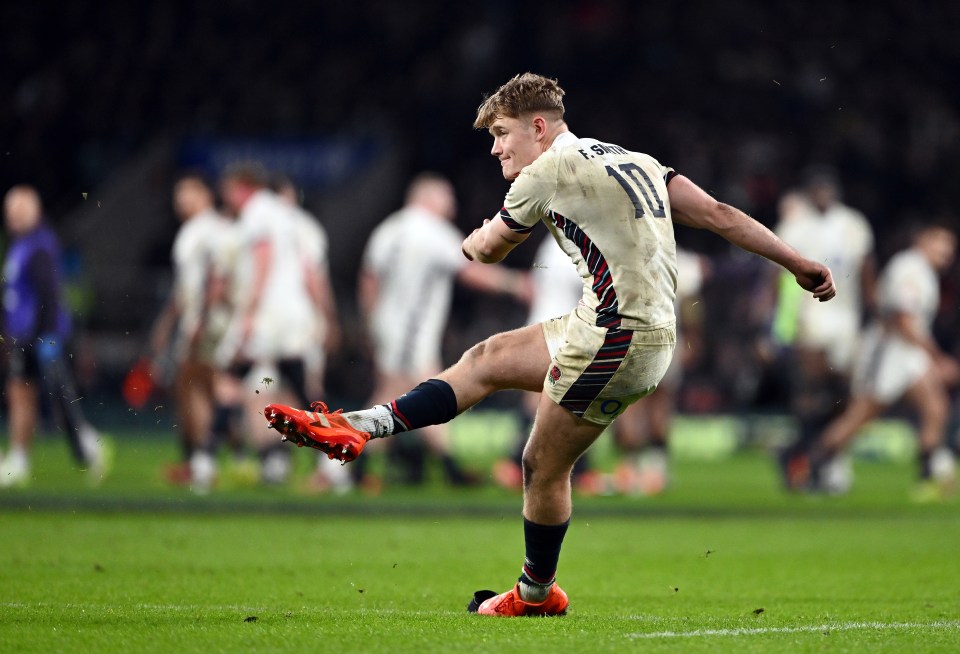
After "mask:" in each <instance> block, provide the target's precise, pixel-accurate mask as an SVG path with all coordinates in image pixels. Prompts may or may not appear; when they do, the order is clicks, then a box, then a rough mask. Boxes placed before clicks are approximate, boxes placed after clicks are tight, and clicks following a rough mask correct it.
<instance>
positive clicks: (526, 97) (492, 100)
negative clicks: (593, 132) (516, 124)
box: [473, 73, 564, 129]
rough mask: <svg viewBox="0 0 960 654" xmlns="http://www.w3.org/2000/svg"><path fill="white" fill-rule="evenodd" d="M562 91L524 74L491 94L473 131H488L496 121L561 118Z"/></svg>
mask: <svg viewBox="0 0 960 654" xmlns="http://www.w3.org/2000/svg"><path fill="white" fill-rule="evenodd" d="M563 95H564V93H563V89H562V88H560V85H559V84H557V80H554V79H550V78H549V77H544V76H542V75H537V74H535V73H524V74H523V75H517V76H516V77H514V78H513V79H512V80H510V81H509V82H507V83H506V84H504V85H503V86H501V87H500V88H499V89H497V90H496V91H494V92H493V93H492V94H491V95H489V96H487V98H486V99H485V100H484V101H483V104H481V105H480V107H479V108H478V109H477V118H476V120H474V121H473V126H474V128H475V129H489V127H490V126H491V125H492V124H493V123H494V121H495V120H497V118H519V117H520V116H524V115H526V114H533V113H553V114H554V115H555V117H556V118H558V119H561V118H563Z"/></svg>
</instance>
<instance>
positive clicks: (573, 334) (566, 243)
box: [265, 73, 835, 617]
mask: <svg viewBox="0 0 960 654" xmlns="http://www.w3.org/2000/svg"><path fill="white" fill-rule="evenodd" d="M562 97H563V90H562V89H561V88H560V87H559V86H558V85H557V83H556V82H555V81H553V80H550V79H547V78H545V77H541V76H539V75H533V74H531V73H526V74H524V75H520V76H517V77H515V78H513V79H512V80H510V81H509V82H507V83H506V84H504V85H503V86H502V87H500V89H498V90H497V91H496V92H495V93H494V94H493V95H491V96H489V97H488V98H487V99H486V100H485V101H484V102H483V104H482V105H481V106H480V108H479V110H478V113H477V118H476V121H475V122H474V126H475V127H477V128H484V129H487V130H488V131H489V132H490V134H491V136H492V137H493V148H492V150H491V154H492V155H493V156H495V157H497V159H498V160H499V162H500V166H501V171H502V174H503V176H504V178H505V179H508V180H511V181H512V184H511V186H510V190H509V191H508V193H507V196H506V201H505V203H504V206H503V209H502V210H501V211H500V213H499V214H498V215H497V216H495V217H494V218H493V219H491V220H485V221H484V223H483V226H481V227H480V228H478V229H476V230H474V231H473V232H472V233H471V234H470V235H469V236H467V238H466V239H465V240H464V242H463V244H462V249H463V253H464V255H465V256H466V257H467V258H468V259H470V260H478V261H481V262H484V263H494V262H498V261H500V260H502V259H503V258H504V257H505V256H506V255H507V254H509V253H510V251H511V250H513V248H514V247H516V246H517V245H519V244H520V243H522V242H523V241H525V240H526V239H527V237H528V236H529V234H530V232H531V231H532V230H533V229H534V228H535V227H536V226H537V224H538V223H539V222H543V223H545V224H546V225H547V227H548V228H549V229H550V231H551V233H552V234H553V236H554V238H556V240H557V242H558V243H559V244H560V246H561V247H562V248H563V250H564V252H566V253H567V255H568V256H569V257H570V258H571V259H572V260H573V262H574V263H575V264H576V266H577V270H578V271H579V272H580V275H581V277H582V278H583V280H584V293H583V297H582V300H581V302H580V304H579V306H578V307H577V308H576V310H574V311H573V312H571V313H570V314H568V315H567V316H566V317H564V318H559V319H554V320H551V321H548V322H546V323H542V324H540V325H530V326H527V327H522V328H520V329H517V330H513V331H510V332H505V333H501V334H497V335H495V336H492V337H490V338H488V339H487V340H485V341H484V342H482V343H480V344H479V345H477V346H475V347H473V348H471V349H470V350H468V351H467V352H466V353H465V354H464V356H463V357H462V358H461V359H460V361H459V362H457V363H456V364H455V365H453V366H452V367H450V368H448V369H447V370H445V371H444V372H443V373H441V374H440V375H438V376H437V377H436V378H433V379H429V380H427V381H425V382H423V383H421V384H420V385H419V386H417V387H416V388H414V389H412V390H410V391H409V392H407V393H405V394H404V395H402V396H400V397H398V398H397V399H395V400H393V401H392V402H390V403H388V404H384V405H379V406H376V407H373V408H371V409H367V410H364V411H354V412H350V413H344V414H340V413H332V412H329V411H328V410H327V408H326V406H324V405H323V404H322V403H318V404H316V405H314V408H316V409H317V411H316V412H313V411H309V412H308V411H299V410H297V409H291V408H289V407H283V406H278V405H273V406H268V407H267V408H266V409H265V414H266V417H267V420H268V423H269V424H270V426H272V427H274V428H276V429H278V430H280V431H281V433H282V434H283V436H284V438H286V439H290V440H292V441H294V442H295V443H297V444H299V445H310V446H312V447H317V448H319V449H322V450H324V451H326V452H328V454H330V456H333V457H335V458H340V459H342V460H345V461H348V460H352V459H354V458H356V456H358V455H359V453H360V452H361V450H362V448H363V446H364V445H365V444H366V442H367V441H368V440H369V439H370V438H382V437H385V436H389V435H391V434H394V433H399V432H404V431H410V430H412V429H417V428H420V427H423V426H426V425H433V424H441V423H444V422H447V421H449V420H452V419H453V418H454V417H456V416H457V415H458V414H459V413H461V412H463V411H466V410H467V409H469V408H470V407H471V406H473V405H474V404H476V403H477V402H479V401H480V400H481V399H483V398H485V397H487V396H488V395H490V394H491V393H494V392H495V391H498V390H503V389H522V390H528V391H538V390H542V391H543V393H542V395H541V397H540V405H539V407H538V410H537V417H536V420H535V422H534V425H533V431H532V433H531V435H530V439H529V440H528V442H527V446H526V449H525V450H524V455H523V472H524V475H523V477H524V478H523V483H524V497H523V518H524V540H525V545H526V556H525V558H524V563H523V567H522V572H521V575H520V579H519V581H518V582H517V584H516V585H515V586H514V587H513V589H511V590H509V591H507V592H505V593H502V594H500V595H496V594H495V593H493V592H492V591H481V592H480V593H477V594H476V595H475V596H474V599H473V601H472V602H471V603H470V607H469V608H470V609H471V610H474V611H477V612H478V613H480V614H483V615H496V616H505V617H510V616H522V615H559V614H563V613H565V612H566V609H567V605H568V600H567V596H566V593H564V592H563V591H562V590H561V589H560V588H559V586H557V585H556V584H555V583H554V582H555V578H556V570H557V562H558V560H559V556H560V549H561V545H562V543H563V539H564V536H565V534H566V531H567V527H568V524H569V520H570V515H571V510H572V503H571V492H570V491H571V487H570V473H571V471H572V469H573V465H574V463H575V462H576V460H577V459H578V458H580V456H581V455H582V454H583V453H584V452H585V451H586V450H587V448H589V447H590V445H591V444H592V443H593V442H594V441H595V440H596V439H597V437H598V436H599V435H600V434H601V432H603V430H604V429H605V428H606V427H607V425H609V424H610V423H611V422H612V421H613V420H614V419H615V418H616V416H617V415H619V414H620V413H621V412H622V411H623V410H624V409H625V408H626V407H627V406H628V405H629V404H631V403H633V402H634V401H636V400H637V399H639V398H640V397H643V396H644V395H648V394H650V393H651V392H652V391H653V390H654V389H655V388H656V386H657V384H658V383H659V381H660V379H661V378H662V377H663V375H664V373H665V372H666V369H667V366H668V365H669V362H670V358H671V356H672V354H673V349H674V346H675V343H676V333H675V330H674V323H675V319H674V307H673V304H674V298H675V292H676V278H677V271H676V251H675V243H674V236H673V222H672V221H673V220H675V221H677V222H679V223H681V224H684V225H689V226H691V227H699V228H707V229H710V230H711V231H714V232H716V233H718V234H720V235H722V236H724V237H725V238H727V239H728V240H729V241H730V242H732V243H734V244H736V245H738V246H740V247H742V248H744V249H747V250H749V251H751V252H755V253H757V254H760V255H762V256H765V257H767V258H768V259H771V260H773V261H775V262H777V263H779V264H781V265H783V266H784V267H786V268H787V269H788V270H790V271H791V272H792V273H793V274H794V275H795V276H796V279H797V282H798V283H799V284H800V285H801V286H802V287H803V288H805V289H807V290H808V291H812V292H813V294H814V297H815V298H818V299H820V300H821V301H822V300H828V299H830V298H831V297H833V295H834V293H835V289H834V286H833V282H832V280H831V277H830V271H829V269H827V267H826V266H824V265H823V264H821V263H817V262H814V261H810V260H808V259H804V258H803V257H802V256H800V255H799V254H798V253H797V252H796V251H795V250H793V249H792V248H791V247H789V246H788V245H786V244H785V243H783V242H782V241H781V240H780V239H778V238H777V237H776V236H775V235H774V234H773V233H772V232H770V230H768V229H766V228H765V227H763V226H762V225H761V224H759V223H757V222H756V221H754V220H753V219H751V218H750V217H748V216H746V215H745V214H743V213H742V212H740V211H738V210H736V209H734V208H733V207H731V206H729V205H726V204H723V203H721V202H718V201H716V200H714V199H713V198H711V197H710V196H709V195H707V193H706V192H704V191H703V190H701V189H700V188H699V187H698V186H696V185H695V184H694V183H693V182H691V181H690V180H688V179H687V178H686V177H683V176H682V175H676V174H675V173H674V171H673V170H672V169H670V168H667V167H665V166H662V165H661V164H660V163H658V162H657V161H656V160H654V159H653V158H652V157H650V156H648V155H645V154H641V153H637V152H630V151H628V150H625V149H624V148H622V147H620V146H617V145H613V144H609V143H602V142H600V141H596V140H594V139H581V138H578V137H576V136H574V135H573V134H572V133H570V131H569V130H568V128H567V124H566V123H565V122H564V119H563V101H562ZM671 218H672V220H671Z"/></svg>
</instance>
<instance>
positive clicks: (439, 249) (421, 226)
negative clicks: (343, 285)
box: [363, 207, 468, 375]
mask: <svg viewBox="0 0 960 654" xmlns="http://www.w3.org/2000/svg"><path fill="white" fill-rule="evenodd" d="M462 242H463V235H462V234H461V233H460V232H459V231H458V230H457V229H456V227H454V226H453V225H451V224H450V223H449V221H447V220H445V219H443V218H442V217H439V216H434V215H432V214H431V213H429V212H427V211H425V210H423V209H420V208H417V207H405V208H403V209H401V210H399V211H397V212H396V213H393V214H391V215H390V216H388V217H387V219H386V220H384V221H383V223H381V224H380V225H379V226H378V227H377V228H376V229H375V230H374V231H373V234H372V235H371V236H370V241H369V242H368V243H367V247H366V251H365V252H364V255H363V265H364V267H365V268H366V269H367V270H368V271H370V272H371V273H372V274H374V275H375V276H376V278H377V280H378V293H377V301H376V305H375V306H374V308H373V312H372V315H371V316H370V329H371V332H372V334H371V335H372V337H373V339H374V344H375V347H376V359H377V360H376V364H377V367H378V369H380V370H381V371H383V372H386V373H405V374H411V375H419V374H432V373H435V372H437V371H438V370H440V368H441V351H440V344H441V338H442V336H443V330H444V327H445V326H446V322H447V315H448V313H449V311H450V299H451V294H452V290H453V280H454V278H455V277H456V275H457V273H458V272H459V271H460V270H461V269H462V268H463V267H464V266H465V265H467V263H468V261H467V259H466V258H465V257H464V256H463V253H462V252H461V250H460V247H461V244H462Z"/></svg>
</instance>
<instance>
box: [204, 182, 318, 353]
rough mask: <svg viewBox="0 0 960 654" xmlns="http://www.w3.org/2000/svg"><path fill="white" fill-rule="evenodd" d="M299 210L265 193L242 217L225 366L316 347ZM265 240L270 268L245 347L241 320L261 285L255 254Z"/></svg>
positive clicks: (258, 195)
mask: <svg viewBox="0 0 960 654" xmlns="http://www.w3.org/2000/svg"><path fill="white" fill-rule="evenodd" d="M297 211H299V210H298V209H296V208H294V207H291V206H289V205H287V204H285V203H284V202H282V201H281V200H280V199H279V198H278V197H277V196H276V195H275V194H274V193H272V192H270V191H265V190H262V191H258V192H257V193H256V194H254V196H253V197H252V198H250V200H249V201H248V202H247V204H246V205H245V206H244V207H243V210H242V211H241V212H240V216H239V218H238V220H237V224H236V230H235V234H236V241H235V243H236V255H235V261H234V265H233V268H232V279H231V288H232V295H233V303H234V314H233V319H232V321H231V325H230V329H229V332H228V337H227V338H225V339H224V343H223V344H222V346H221V347H220V348H219V350H218V353H217V359H218V361H219V362H221V363H222V364H226V363H229V362H230V361H231V360H233V359H234V358H235V357H238V356H239V357H240V358H242V359H246V360H248V361H254V362H260V361H272V360H276V359H283V358H299V357H302V356H303V355H304V354H305V353H306V352H307V350H308V348H310V347H311V346H312V344H313V333H314V321H315V311H314V310H313V306H312V303H311V301H310V297H309V295H308V292H307V285H306V280H305V277H304V267H303V260H302V258H301V255H300V249H299V246H298V244H297V235H298V226H297V223H298V218H297V215H296V214H297ZM264 241H267V242H269V244H270V246H271V252H272V256H271V258H270V267H269V268H268V270H267V275H266V282H265V285H264V288H263V293H262V295H261V297H260V301H259V303H258V304H257V307H256V309H255V313H254V319H253V330H252V333H251V334H250V338H249V339H248V340H247V341H246V343H243V344H241V343H240V340H241V337H242V330H243V318H244V315H245V314H246V312H247V310H248V308H249V306H250V303H251V302H252V300H253V298H252V295H251V291H252V289H253V288H254V285H255V283H256V282H257V280H256V279H254V275H255V272H256V271H255V270H254V255H253V253H254V250H255V248H256V246H257V245H258V244H259V243H262V242H264Z"/></svg>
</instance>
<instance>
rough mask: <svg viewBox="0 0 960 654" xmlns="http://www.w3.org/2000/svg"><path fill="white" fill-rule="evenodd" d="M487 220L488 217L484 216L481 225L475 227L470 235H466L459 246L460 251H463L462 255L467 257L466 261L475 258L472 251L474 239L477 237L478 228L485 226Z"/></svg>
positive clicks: (488, 220) (474, 247)
mask: <svg viewBox="0 0 960 654" xmlns="http://www.w3.org/2000/svg"><path fill="white" fill-rule="evenodd" d="M489 222H490V219H489V218H484V219H483V225H481V226H480V227H477V228H476V229H475V230H473V231H472V232H470V235H469V236H467V238H465V239H463V245H461V246H460V251H461V252H463V256H465V257H466V258H467V261H473V260H474V258H475V256H474V252H475V250H476V246H475V245H474V241H476V240H477V238H479V234H480V230H481V229H483V228H484V227H486V226H487V224H488V223H489Z"/></svg>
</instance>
